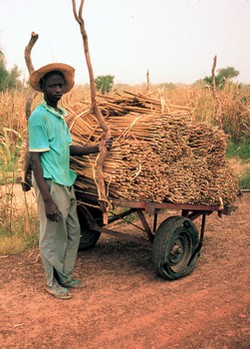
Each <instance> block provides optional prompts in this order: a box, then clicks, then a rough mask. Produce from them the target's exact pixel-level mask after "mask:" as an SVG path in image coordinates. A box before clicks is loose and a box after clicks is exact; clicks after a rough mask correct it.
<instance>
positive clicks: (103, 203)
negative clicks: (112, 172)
mask: <svg viewBox="0 0 250 349" xmlns="http://www.w3.org/2000/svg"><path fill="white" fill-rule="evenodd" d="M72 6H73V13H74V17H75V19H76V21H77V22H78V24H79V26H80V31H81V35H82V39H83V48H84V54H85V59H86V63H87V67H88V72H89V82H90V91H91V103H92V110H93V113H94V115H95V116H96V118H97V120H98V121H99V124H100V127H101V128H102V130H103V132H104V138H105V140H108V139H109V138H110V136H111V133H110V128H109V126H108V125H107V124H106V121H105V119H104V117H103V115H102V113H101V111H100V109H99V108H98V107H97V102H96V89H95V79H94V72H93V68H92V64H91V59H90V53H89V43H88V35H87V32H86V29H85V24H84V20H83V17H82V10H83V6H84V0H81V3H80V6H79V11H78V14H77V11H76V3H75V0H72ZM106 155H107V148H106V147H105V146H104V145H103V144H101V149H100V153H99V155H98V158H97V162H96V174H97V175H96V179H97V189H98V193H99V203H100V208H101V210H102V212H103V223H104V224H107V223H108V215H107V210H108V200H107V195H106V188H105V183H104V178H103V164H104V161H105V158H106Z"/></svg>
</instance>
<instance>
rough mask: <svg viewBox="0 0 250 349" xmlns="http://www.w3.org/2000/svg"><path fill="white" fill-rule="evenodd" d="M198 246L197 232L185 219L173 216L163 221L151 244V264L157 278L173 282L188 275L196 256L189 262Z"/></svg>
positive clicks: (193, 266)
mask: <svg viewBox="0 0 250 349" xmlns="http://www.w3.org/2000/svg"><path fill="white" fill-rule="evenodd" d="M197 244H198V231H197V228H196V226H195V225H194V223H193V222H192V221H191V220H190V219H189V218H186V217H182V216H173V217H169V218H167V219H166V220H165V221H163V222H162V223H161V224H160V226H159V228H158V229H157V232H156V235H155V238H154V242H153V262H154V266H155V268H156V272H157V274H158V275H159V276H161V277H163V278H165V279H168V280H174V279H178V278H180V277H183V276H185V275H188V274H190V273H191V272H192V271H193V269H194V268H195V265H196V262H197V260H198V258H197V256H195V258H193V259H192V261H190V259H191V257H192V255H193V253H194V250H195V248H196V247H197Z"/></svg>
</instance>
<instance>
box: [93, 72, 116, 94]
mask: <svg viewBox="0 0 250 349" xmlns="http://www.w3.org/2000/svg"><path fill="white" fill-rule="evenodd" d="M113 82H114V76H112V75H101V76H97V78H96V79H95V87H96V89H97V91H100V92H101V93H102V94H103V95H104V94H105V93H108V92H109V91H111V89H112V86H113Z"/></svg>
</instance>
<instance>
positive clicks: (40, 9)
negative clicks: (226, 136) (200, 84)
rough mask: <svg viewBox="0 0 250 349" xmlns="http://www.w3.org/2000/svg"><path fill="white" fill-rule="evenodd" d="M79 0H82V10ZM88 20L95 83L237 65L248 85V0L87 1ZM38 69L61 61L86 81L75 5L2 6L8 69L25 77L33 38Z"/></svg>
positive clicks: (160, 78) (194, 76)
mask: <svg viewBox="0 0 250 349" xmlns="http://www.w3.org/2000/svg"><path fill="white" fill-rule="evenodd" d="M78 6H79V1H77V8H78ZM83 18H84V21H85V27H86V31H87V34H88V39H89V48H90V56H91V62H92V66H93V71H94V75H95V77H96V76H98V75H109V74H110V75H113V76H114V77H115V78H114V82H115V83H128V84H131V85H134V84H140V83H143V82H145V81H146V72H147V69H149V72H150V80H151V82H152V83H163V82H168V83H169V82H173V83H178V82H182V83H187V84H191V83H194V82H195V81H196V80H198V79H201V78H204V77H205V76H206V75H209V76H210V75H211V67H212V63H213V58H214V56H215V55H217V68H225V67H227V66H233V67H234V68H235V69H236V70H239V71H240V75H239V76H238V78H237V80H238V81H239V82H243V83H248V84H250V0H85V4H84V9H83ZM32 31H34V32H35V33H37V34H39V39H38V41H37V43H36V44H35V46H34V48H33V51H32V61H33V64H34V66H35V69H38V68H40V67H41V66H42V65H45V64H48V63H52V62H62V63H67V64H70V65H72V66H73V67H74V68H75V69H76V83H78V84H85V83H88V82H89V76H88V71H87V65H86V61H85V56H84V51H83V44H82V37H81V34H80V28H79V25H78V23H77V22H76V20H75V18H74V16H73V11H72V1H71V0H0V47H1V48H2V50H3V52H4V54H5V57H6V60H7V67H8V69H10V68H12V67H13V65H14V64H17V66H18V68H19V69H20V70H22V72H23V74H24V75H25V76H26V78H28V74H27V69H26V65H25V60H24V49H25V46H26V45H27V44H28V42H29V39H30V36H31V32H32Z"/></svg>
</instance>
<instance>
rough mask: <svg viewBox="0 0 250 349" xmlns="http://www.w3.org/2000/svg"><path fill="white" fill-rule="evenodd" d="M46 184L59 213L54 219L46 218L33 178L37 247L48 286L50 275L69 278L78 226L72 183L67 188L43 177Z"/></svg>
mask: <svg viewBox="0 0 250 349" xmlns="http://www.w3.org/2000/svg"><path fill="white" fill-rule="evenodd" d="M46 184H47V186H48V189H49V191H50V194H51V196H52V199H53V200H54V202H55V203H56V205H57V206H58V208H59V210H60V211H61V213H62V218H61V219H60V220H59V221H58V222H52V221H50V220H48V219H47V218H46V214H45V206H44V201H43V198H42V195H41V193H40V191H39V188H38V186H37V184H36V182H35V180H34V178H33V186H34V189H35V192H36V198H37V205H38V215H39V222H40V238H39V247H40V252H41V257H42V262H43V265H44V269H45V274H46V284H47V286H50V287H52V286H53V280H54V278H56V279H57V281H59V282H67V281H69V280H71V279H72V276H73V271H74V266H75V261H76V256H77V251H78V246H79V241H80V225H79V220H78V216H77V212H76V197H75V193H74V188H73V186H72V187H70V188H69V187H66V186H61V185H59V184H56V183H54V182H53V181H52V180H50V179H46Z"/></svg>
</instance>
